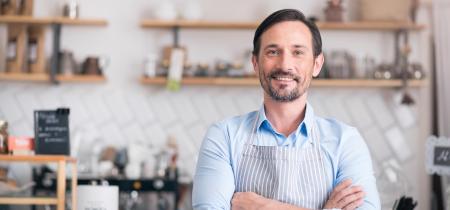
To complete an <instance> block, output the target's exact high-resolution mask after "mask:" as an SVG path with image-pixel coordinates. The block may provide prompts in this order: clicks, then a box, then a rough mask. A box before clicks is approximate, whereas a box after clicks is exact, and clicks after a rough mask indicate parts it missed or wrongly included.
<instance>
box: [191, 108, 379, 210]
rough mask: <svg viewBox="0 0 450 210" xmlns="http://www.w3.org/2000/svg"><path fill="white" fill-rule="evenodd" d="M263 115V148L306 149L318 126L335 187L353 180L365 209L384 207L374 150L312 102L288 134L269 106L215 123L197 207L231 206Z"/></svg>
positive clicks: (203, 158)
mask: <svg viewBox="0 0 450 210" xmlns="http://www.w3.org/2000/svg"><path fill="white" fill-rule="evenodd" d="M257 115H259V118H258V122H257V123H256V126H257V127H256V128H257V138H254V141H253V144H254V145H260V146H287V147H302V146H304V145H305V142H307V140H308V138H310V137H311V129H312V126H314V124H316V125H317V127H316V129H315V130H316V131H318V136H319V138H320V149H321V150H322V151H323V152H324V154H325V158H324V159H325V160H324V164H325V168H326V169H327V170H328V174H331V178H332V180H331V181H332V183H333V188H334V187H335V186H337V185H338V184H339V183H340V182H342V181H343V180H346V179H351V180H352V182H353V184H354V185H359V186H362V188H363V189H364V192H365V193H366V196H365V198H364V204H363V205H362V206H361V207H360V208H359V209H381V207H380V199H379V195H378V191H377V186H376V181H375V177H374V173H373V169H372V160H371V158H370V153H369V150H368V148H367V145H366V143H365V142H364V139H363V138H362V136H361V135H360V134H359V132H358V130H357V129H356V128H354V127H351V126H348V125H346V124H344V123H342V122H339V121H336V120H332V119H324V118H320V117H318V116H315V115H314V111H313V108H312V107H311V105H310V104H307V105H306V112H305V118H304V120H303V121H302V122H301V123H300V125H299V126H298V128H297V129H296V130H295V131H294V132H293V133H291V134H290V135H289V136H287V137H285V136H284V135H283V134H281V133H278V132H277V131H275V130H274V128H273V127H272V125H271V123H270V122H269V120H268V119H267V117H266V115H265V111H264V106H262V107H261V108H260V110H259V111H254V112H250V113H248V114H245V115H241V116H236V117H232V118H229V119H226V120H223V121H220V122H217V123H215V124H213V125H212V126H211V127H210V128H209V129H208V131H207V133H206V136H205V138H204V140H203V143H202V146H201V148H200V153H199V157H198V162H197V169H196V173H195V177H194V186H193V194H192V205H193V207H194V209H230V207H231V204H230V202H231V199H232V197H233V194H234V192H235V183H236V182H235V179H236V177H237V174H236V171H237V167H238V163H239V160H240V158H241V152H242V149H243V147H244V144H245V142H246V141H247V139H248V138H250V136H251V131H252V128H253V125H254V122H255V120H256V117H257ZM329 191H332V189H329Z"/></svg>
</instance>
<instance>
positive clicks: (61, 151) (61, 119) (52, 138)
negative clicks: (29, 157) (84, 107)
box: [34, 108, 70, 155]
mask: <svg viewBox="0 0 450 210" xmlns="http://www.w3.org/2000/svg"><path fill="white" fill-rule="evenodd" d="M69 112H70V111H69V109H65V108H61V109H57V110H40V111H35V112H34V134H35V137H34V138H35V149H36V154H52V155H70V141H69V136H70V135H69Z"/></svg>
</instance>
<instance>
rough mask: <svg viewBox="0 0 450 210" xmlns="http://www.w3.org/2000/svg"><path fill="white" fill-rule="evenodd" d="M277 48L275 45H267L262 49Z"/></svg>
mask: <svg viewBox="0 0 450 210" xmlns="http://www.w3.org/2000/svg"><path fill="white" fill-rule="evenodd" d="M277 47H278V45H277V44H269V45H267V46H266V47H264V49H267V48H277Z"/></svg>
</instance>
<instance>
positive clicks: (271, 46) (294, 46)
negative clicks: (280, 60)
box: [264, 44, 308, 49]
mask: <svg viewBox="0 0 450 210" xmlns="http://www.w3.org/2000/svg"><path fill="white" fill-rule="evenodd" d="M292 47H293V48H304V49H308V47H307V46H305V45H301V44H295V45H293V46H292ZM268 48H278V45H277V44H269V45H267V46H266V47H264V49H268Z"/></svg>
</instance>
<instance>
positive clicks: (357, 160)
mask: <svg viewBox="0 0 450 210" xmlns="http://www.w3.org/2000/svg"><path fill="white" fill-rule="evenodd" d="M339 147H340V148H339V151H340V154H339V164H338V171H337V179H336V182H335V184H336V185H337V184H338V183H340V182H342V181H344V180H346V179H351V180H352V182H353V185H357V186H358V185H359V186H361V187H362V188H363V190H364V192H365V193H366V196H365V198H364V203H363V205H362V206H360V207H359V208H358V209H364V210H378V209H381V204H380V198H379V194H378V190H377V185H376V180H375V176H374V172H373V167H372V159H371V157H370V152H369V149H368V148H367V145H366V143H365V141H364V139H363V138H362V136H361V135H360V134H359V132H358V130H357V129H355V128H351V129H349V130H346V132H344V133H343V136H342V139H341V144H340V145H339Z"/></svg>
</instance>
